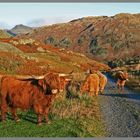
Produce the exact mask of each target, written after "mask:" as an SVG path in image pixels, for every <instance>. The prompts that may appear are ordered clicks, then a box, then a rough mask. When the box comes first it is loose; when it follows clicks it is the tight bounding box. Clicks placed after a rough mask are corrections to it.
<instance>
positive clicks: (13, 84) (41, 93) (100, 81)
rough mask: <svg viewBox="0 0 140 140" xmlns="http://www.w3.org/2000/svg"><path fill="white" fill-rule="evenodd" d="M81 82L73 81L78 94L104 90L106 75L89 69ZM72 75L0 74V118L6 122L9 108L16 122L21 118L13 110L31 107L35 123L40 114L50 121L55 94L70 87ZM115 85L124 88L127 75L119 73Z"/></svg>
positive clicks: (96, 92)
mask: <svg viewBox="0 0 140 140" xmlns="http://www.w3.org/2000/svg"><path fill="white" fill-rule="evenodd" d="M85 75H86V76H85V78H84V81H82V82H81V81H78V82H75V83H76V84H74V86H77V91H80V95H83V94H84V93H85V92H87V93H88V94H89V95H90V96H93V95H96V96H98V93H99V92H100V93H103V91H104V88H105V86H106V84H107V77H106V76H105V75H104V74H102V73H101V72H100V71H90V72H89V73H88V74H87V73H86V74H85ZM73 76H74V74H59V73H47V74H45V75H44V76H38V77H37V76H31V77H29V78H20V77H13V76H8V75H1V76H0V104H1V105H0V110H1V120H2V122H5V121H6V114H7V112H8V109H9V108H10V111H11V114H12V116H13V118H14V120H15V121H16V122H18V121H19V120H20V119H19V118H18V116H17V113H16V110H17V108H20V109H22V110H28V109H30V108H33V110H34V112H35V113H36V114H37V116H38V120H37V123H38V125H41V123H42V119H43V117H45V119H46V123H49V120H48V113H49V109H50V106H51V104H52V102H53V100H54V98H55V96H56V95H57V94H58V93H59V92H62V91H63V90H70V88H69V87H70V86H71V84H72V83H73V81H74V79H73ZM117 77H118V80H117V86H118V87H119V88H123V87H124V84H125V81H126V80H127V79H128V74H127V73H125V72H118V74H117Z"/></svg>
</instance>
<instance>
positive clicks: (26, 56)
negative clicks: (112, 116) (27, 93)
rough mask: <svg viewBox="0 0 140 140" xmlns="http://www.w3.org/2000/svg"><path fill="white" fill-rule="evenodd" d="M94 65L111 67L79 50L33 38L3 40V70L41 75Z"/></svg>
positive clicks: (0, 60)
mask: <svg viewBox="0 0 140 140" xmlns="http://www.w3.org/2000/svg"><path fill="white" fill-rule="evenodd" d="M91 67H93V68H94V69H100V70H107V69H108V68H109V67H108V66H107V65H105V64H102V63H100V62H97V61H95V60H91V59H89V58H88V57H86V56H85V55H82V54H80V53H75V52H72V51H67V50H65V49H59V48H54V47H53V46H51V45H43V44H41V43H40V42H38V41H36V40H33V39H16V38H9V39H0V73H10V74H27V75H28V74H29V75H31V74H35V75H42V74H45V73H47V72H49V71H53V72H62V73H70V72H72V71H74V72H83V71H87V70H88V69H89V68H91Z"/></svg>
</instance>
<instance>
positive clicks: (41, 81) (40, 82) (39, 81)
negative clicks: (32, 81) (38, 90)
mask: <svg viewBox="0 0 140 140" xmlns="http://www.w3.org/2000/svg"><path fill="white" fill-rule="evenodd" d="M38 85H40V86H41V87H42V86H43V85H44V80H43V79H39V80H38Z"/></svg>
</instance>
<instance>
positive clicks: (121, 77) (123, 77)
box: [116, 71, 128, 90]
mask: <svg viewBox="0 0 140 140" xmlns="http://www.w3.org/2000/svg"><path fill="white" fill-rule="evenodd" d="M116 78H117V87H118V88H119V89H122V90H123V89H124V85H125V83H126V81H127V80H128V73H127V72H126V71H125V72H123V71H119V72H118V73H117V74H116Z"/></svg>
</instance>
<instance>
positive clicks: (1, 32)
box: [0, 29, 11, 38]
mask: <svg viewBox="0 0 140 140" xmlns="http://www.w3.org/2000/svg"><path fill="white" fill-rule="evenodd" d="M9 37H11V35H10V34H9V33H7V32H6V31H4V30H1V29H0V38H9Z"/></svg>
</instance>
